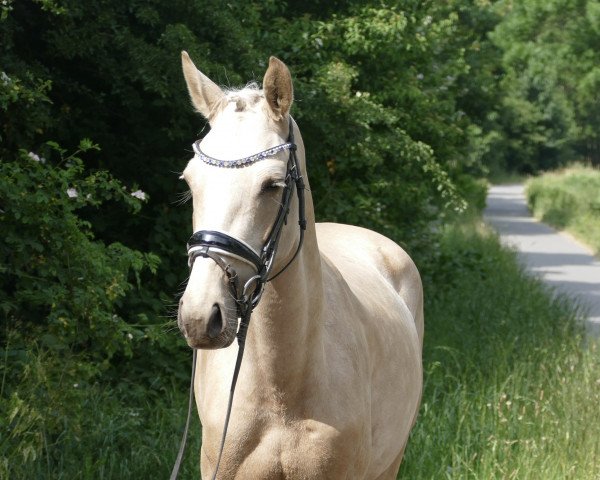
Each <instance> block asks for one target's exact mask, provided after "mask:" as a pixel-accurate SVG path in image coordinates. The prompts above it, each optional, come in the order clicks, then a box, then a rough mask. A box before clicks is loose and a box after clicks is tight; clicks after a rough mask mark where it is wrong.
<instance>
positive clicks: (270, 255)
mask: <svg viewBox="0 0 600 480" xmlns="http://www.w3.org/2000/svg"><path fill="white" fill-rule="evenodd" d="M193 148H194V153H195V157H197V158H199V159H200V160H202V161H203V162H204V163H207V164H209V165H213V166H216V167H220V168H244V167H246V166H248V165H252V164H253V163H255V162H257V161H260V160H264V159H265V158H269V157H272V156H273V155H275V154H277V153H279V152H281V151H283V150H289V152H290V153H289V157H288V161H287V170H286V175H285V186H284V188H283V193H282V197H281V204H280V206H279V211H278V212H277V216H276V217H275V222H274V223H273V226H272V227H271V231H270V232H269V236H268V237H267V240H266V242H265V244H264V245H263V247H262V249H261V251H260V252H257V251H256V250H254V249H253V248H252V247H251V246H250V245H248V244H247V243H246V242H244V241H243V240H239V239H237V238H234V237H232V236H230V235H228V234H227V233H225V232H219V231H215V230H200V231H198V232H195V233H194V234H193V235H192V236H191V237H190V239H189V240H188V242H187V253H188V266H189V267H190V269H191V268H192V267H193V265H194V262H195V260H196V258H198V257H203V258H210V259H211V260H213V261H214V262H215V263H216V264H217V265H218V266H219V267H220V268H221V269H222V270H223V272H224V273H225V275H226V276H227V279H228V285H229V289H230V291H231V294H232V295H233V298H234V299H235V301H236V305H237V317H238V318H239V319H240V326H239V328H238V331H237V334H236V337H237V340H238V347H239V349H238V356H237V360H236V364H235V368H234V372H233V378H232V381H231V388H230V391H229V403H228V406H227V415H226V417H225V426H224V427H223V436H222V438H221V448H220V451H219V457H218V459H217V465H216V467H215V472H214V474H213V477H212V478H213V480H214V479H216V477H217V471H218V470H219V464H220V462H221V455H222V453H223V447H224V445H225V437H226V435H227V426H228V424H229V417H230V415H231V407H232V404H233V394H234V391H235V385H236V383H237V377H238V374H239V371H240V366H241V363H242V357H243V355H244V347H245V340H246V333H247V331H248V326H249V325H250V317H251V314H252V311H253V310H254V308H255V307H256V305H258V302H259V301H260V299H261V297H262V293H263V290H264V287H265V284H266V283H267V282H269V281H271V280H273V279H274V278H276V277H277V276H279V275H280V274H281V273H283V272H284V271H285V270H286V269H287V268H288V267H289V266H290V264H291V263H292V262H293V261H294V259H295V258H296V257H297V256H298V253H299V252H300V249H301V248H302V243H303V242H304V231H305V230H306V218H305V206H304V188H305V186H304V179H303V178H302V175H301V172H300V165H299V164H298V158H297V156H296V144H295V143H294V126H293V123H292V117H290V120H289V135H288V138H287V142H286V143H282V144H281V145H277V146H275V147H272V148H269V149H268V150H265V151H263V152H260V153H257V154H254V155H251V156H249V157H245V158H242V159H238V160H218V159H216V158H212V157H209V156H208V155H206V154H205V153H203V152H202V150H201V149H200V140H198V141H196V142H195V143H194V145H193ZM294 184H295V186H296V194H297V195H298V225H299V227H300V238H299V240H298V246H297V247H296V251H295V253H294V255H293V256H292V258H291V259H290V260H289V261H288V262H287V263H286V264H285V266H284V267H283V268H282V269H281V270H279V272H277V273H276V274H275V275H272V276H271V271H272V269H273V265H274V261H275V256H276V255H277V247H278V245H279V239H280V237H281V232H282V230H283V227H284V225H286V224H287V216H288V213H289V210H290V205H291V202H292V193H293V192H292V191H293V185H294ZM228 258H230V259H235V260H238V261H241V262H244V263H246V264H248V265H250V266H251V267H252V268H253V270H254V272H255V275H254V276H252V277H250V279H249V280H248V281H247V282H246V283H245V284H244V285H243V287H242V286H241V284H240V282H239V277H238V275H237V272H236V270H235V269H234V267H233V266H232V265H231V263H230V262H228V261H227V259H228ZM192 362H193V363H192V380H191V386H190V400H189V405H188V419H187V421H186V426H185V430H184V436H183V440H182V442H181V446H180V449H179V453H178V455H177V460H176V462H175V466H174V467H173V471H172V472H171V477H170V478H171V480H174V479H176V478H177V475H178V473H179V467H180V465H181V460H182V457H183V451H184V449H185V443H186V437H187V430H188V425H189V419H190V411H191V405H192V396H193V386H194V376H195V367H196V350H195V349H194V354H193V360H192Z"/></svg>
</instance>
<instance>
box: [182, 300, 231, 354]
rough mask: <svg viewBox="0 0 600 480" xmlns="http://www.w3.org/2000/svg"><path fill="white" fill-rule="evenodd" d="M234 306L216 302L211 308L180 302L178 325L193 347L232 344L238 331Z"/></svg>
mask: <svg viewBox="0 0 600 480" xmlns="http://www.w3.org/2000/svg"><path fill="white" fill-rule="evenodd" d="M231 308H232V307H224V306H223V305H220V304H219V303H214V304H212V306H210V308H198V306H195V307H194V308H188V307H187V305H186V300H185V298H182V299H181V300H180V302H179V310H178V312H177V325H178V326H179V329H180V330H181V333H182V334H183V336H184V337H185V340H186V341H187V343H188V345H189V346H190V347H192V348H202V349H217V348H225V347H228V346H229V345H231V343H232V342H233V340H234V339H235V335H236V332H237V316H236V315H235V314H233V313H232V312H231Z"/></svg>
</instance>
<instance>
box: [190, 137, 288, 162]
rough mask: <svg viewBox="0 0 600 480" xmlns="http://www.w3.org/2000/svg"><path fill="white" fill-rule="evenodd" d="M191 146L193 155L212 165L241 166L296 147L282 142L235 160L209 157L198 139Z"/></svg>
mask: <svg viewBox="0 0 600 480" xmlns="http://www.w3.org/2000/svg"><path fill="white" fill-rule="evenodd" d="M192 147H193V149H194V153H195V156H196V157H198V158H199V159H200V160H202V161H203V162H204V163H208V164H209V165H214V166H215V167H223V168H242V167H246V166H248V165H251V164H253V163H254V162H258V161H259V160H264V159H265V158H269V157H272V156H273V155H276V154H277V153H279V152H281V151H283V150H294V149H295V148H296V145H294V144H293V143H282V144H281V145H277V146H275V147H271V148H268V149H267V150H263V151H262V152H259V153H255V154H254V155H250V156H249V157H244V158H239V159H237V160H219V159H218V158H213V157H209V156H208V155H206V154H205V153H204V152H202V150H200V140H198V141H196V142H194V144H193V145H192Z"/></svg>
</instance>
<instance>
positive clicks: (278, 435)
mask: <svg viewBox="0 0 600 480" xmlns="http://www.w3.org/2000/svg"><path fill="white" fill-rule="evenodd" d="M363 443H364V442H362V441H361V440H360V439H358V438H357V437H356V436H355V435H353V434H352V433H351V432H340V431H339V430H337V429H336V428H333V427H331V426H329V425H327V424H323V423H320V422H317V421H314V420H303V421H298V422H293V424H291V425H286V426H283V425H278V426H270V427H267V428H265V429H263V430H262V431H261V432H260V434H259V435H254V436H250V437H246V440H245V441H243V442H240V443H238V445H237V449H236V451H235V452H230V453H229V454H228V455H226V459H225V462H224V464H223V465H222V467H224V468H223V473H224V474H225V476H224V477H223V478H235V479H240V480H245V479H256V478H260V479H265V480H283V479H286V480H288V479H294V480H303V479H315V478H327V479H338V478H340V479H341V478H361V476H364V471H365V470H366V468H367V464H368V461H367V455H366V449H365V448H362V447H361V445H363ZM208 470H210V468H207V472H205V475H207V474H208V473H212V472H208ZM203 471H204V469H203ZM209 478H210V477H209Z"/></svg>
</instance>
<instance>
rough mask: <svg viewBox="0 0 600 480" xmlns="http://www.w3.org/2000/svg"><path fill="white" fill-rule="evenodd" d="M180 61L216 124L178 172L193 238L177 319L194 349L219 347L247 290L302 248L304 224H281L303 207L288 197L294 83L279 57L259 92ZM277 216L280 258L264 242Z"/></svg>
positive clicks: (231, 331) (230, 334)
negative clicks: (228, 86)
mask: <svg viewBox="0 0 600 480" xmlns="http://www.w3.org/2000/svg"><path fill="white" fill-rule="evenodd" d="M182 66H183V73H184V77H185V80H186V83H187V87H188V91H189V94H190V97H191V100H192V104H193V105H194V107H195V109H196V110H197V111H198V112H199V113H200V114H202V115H203V116H204V117H205V118H206V119H207V120H208V122H209V124H210V127H211V128H210V132H209V133H208V134H207V135H206V136H205V137H204V138H203V139H202V140H201V141H198V142H196V143H195V144H194V150H195V155H194V158H192V159H191V160H190V161H189V162H188V164H187V166H186V168H185V170H184V172H183V175H182V178H183V179H184V180H185V181H186V182H187V184H188V186H189V188H190V191H191V195H192V200H193V216H192V227H193V232H194V235H193V236H192V238H191V239H190V242H189V243H188V253H189V255H190V267H191V272H190V277H189V281H188V284H187V286H186V289H185V292H184V294H183V296H182V297H181V300H180V302H179V311H178V325H179V328H180V329H181V331H182V333H183V335H184V336H185V338H186V340H187V342H188V344H189V345H190V346H191V347H193V348H207V349H214V348H223V347H226V346H228V345H229V344H231V342H232V341H233V339H234V338H235V336H236V331H237V320H238V317H239V316H240V305H241V301H242V300H243V298H242V297H244V296H245V298H250V299H252V295H254V297H257V296H258V298H259V297H260V292H257V290H258V289H259V288H260V289H262V286H264V282H266V281H267V279H268V276H269V275H270V274H271V270H273V271H278V270H280V269H281V268H283V267H284V266H285V265H286V261H288V260H289V259H290V258H293V256H294V252H295V249H297V248H298V245H299V239H298V230H297V229H296V228H289V227H288V228H285V227H284V226H283V225H284V224H285V223H287V222H286V218H285V217H286V215H287V214H288V212H287V210H289V215H291V216H292V217H291V218H295V217H296V216H298V215H299V214H300V213H299V212H298V210H299V202H298V199H297V198H296V197H295V196H293V195H291V194H290V189H291V186H292V185H291V183H293V182H291V180H290V179H291V178H292V176H293V174H294V168H295V167H294V166H293V165H292V166H291V167H290V165H291V163H295V159H296V156H295V152H294V150H295V144H294V143H293V138H294V136H293V128H294V126H293V122H292V121H291V119H290V117H289V110H290V107H291V104H292V99H293V87H292V80H291V76H290V72H289V70H288V68H287V67H286V66H285V64H284V63H283V62H281V61H280V60H278V59H277V58H275V57H271V59H270V60H269V67H268V69H267V71H266V73H265V76H264V79H263V89H262V90H261V89H259V88H258V87H257V86H252V85H251V86H248V87H246V88H244V89H241V90H231V91H224V90H222V89H221V88H220V87H218V86H217V85H216V84H215V83H214V82H212V81H211V80H210V79H209V78H208V77H207V76H205V75H204V74H202V73H201V72H200V71H199V70H198V69H197V68H196V66H195V65H194V63H193V62H192V60H191V59H190V57H189V56H188V54H187V53H186V52H182ZM290 139H292V141H290ZM298 140H300V139H299V135H298ZM300 146H301V145H300ZM292 158H293V160H294V162H291V160H292ZM296 173H297V169H296ZM292 180H296V181H297V180H298V179H297V177H296V178H293V179H292ZM300 181H301V177H300ZM286 198H287V208H282V206H281V205H282V203H285V200H286ZM283 210H285V211H283ZM282 216H283V217H282ZM278 221H279V223H281V228H280V229H279V230H280V231H278V232H277V238H276V239H275V241H274V247H275V251H276V255H273V257H272V258H269V257H268V252H266V249H267V246H268V245H269V244H272V246H273V231H274V228H275V227H274V226H276V225H277V223H278ZM294 223H295V222H294ZM258 260H260V261H258ZM261 291H262V290H261Z"/></svg>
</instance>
